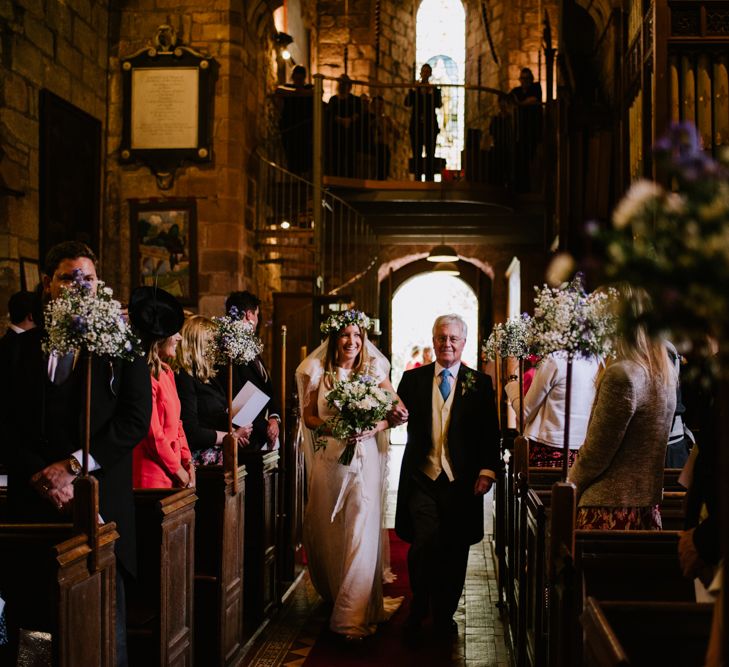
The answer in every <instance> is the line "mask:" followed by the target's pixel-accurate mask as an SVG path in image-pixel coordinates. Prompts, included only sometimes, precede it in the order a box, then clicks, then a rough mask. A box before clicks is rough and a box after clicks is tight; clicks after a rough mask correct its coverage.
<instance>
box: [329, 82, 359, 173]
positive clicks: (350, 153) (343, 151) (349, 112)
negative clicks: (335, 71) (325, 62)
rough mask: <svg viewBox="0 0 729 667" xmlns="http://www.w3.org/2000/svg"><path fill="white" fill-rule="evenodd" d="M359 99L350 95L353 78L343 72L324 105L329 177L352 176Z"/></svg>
mask: <svg viewBox="0 0 729 667" xmlns="http://www.w3.org/2000/svg"><path fill="white" fill-rule="evenodd" d="M361 120H362V101H361V100H360V98H359V97H358V96H357V95H353V94H352V79H350V78H349V77H348V76H347V75H346V74H342V76H340V77H339V79H338V80H337V92H336V94H335V95H332V97H331V98H330V99H329V104H328V105H327V123H328V131H329V164H330V166H331V174H332V176H346V177H352V176H354V165H355V158H356V155H355V152H356V150H357V147H358V146H357V140H358V138H359V126H360V122H361Z"/></svg>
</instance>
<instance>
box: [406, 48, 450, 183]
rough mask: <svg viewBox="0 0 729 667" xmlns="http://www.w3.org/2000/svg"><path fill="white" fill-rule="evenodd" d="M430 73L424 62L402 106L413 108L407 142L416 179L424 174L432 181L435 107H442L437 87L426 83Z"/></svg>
mask: <svg viewBox="0 0 729 667" xmlns="http://www.w3.org/2000/svg"><path fill="white" fill-rule="evenodd" d="M432 75H433V68H432V67H431V66H430V65H428V63H425V64H424V65H423V66H422V67H421V68H420V81H418V82H417V84H416V87H415V88H411V89H410V90H409V91H408V94H407V97H406V98H405V106H406V107H412V109H413V111H412V115H411V116H410V145H411V146H412V149H413V173H414V174H415V180H416V181H419V180H420V177H421V175H422V174H423V173H425V180H426V181H432V180H434V174H435V141H436V139H437V138H438V133H439V132H440V127H439V126H438V117H437V116H436V114H435V110H436V109H440V108H441V107H442V106H443V100H442V97H441V93H440V88H437V87H435V86H433V85H432V84H430V83H429V81H430V77H431V76H432ZM423 148H424V149H425V163H423Z"/></svg>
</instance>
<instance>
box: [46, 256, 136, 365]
mask: <svg viewBox="0 0 729 667" xmlns="http://www.w3.org/2000/svg"><path fill="white" fill-rule="evenodd" d="M112 295H113V292H112V290H111V288H110V287H105V286H104V283H102V282H99V283H98V284H97V289H96V292H94V291H93V288H92V285H91V284H90V283H88V282H86V281H84V280H83V276H82V272H81V271H80V270H76V271H74V280H73V282H72V283H71V284H70V285H68V286H67V287H64V288H63V290H62V291H61V294H60V296H59V297H58V298H56V299H53V300H52V301H51V302H50V303H48V305H47V306H46V307H45V327H46V337H45V339H44V341H43V350H44V351H45V352H46V353H47V354H50V353H53V354H56V355H57V356H65V355H66V354H68V353H69V352H72V351H74V350H84V351H86V352H88V353H89V354H95V355H97V356H103V357H118V358H122V359H133V358H134V357H135V356H137V355H138V354H139V340H138V339H137V337H136V336H135V335H134V333H133V332H132V329H131V327H130V326H129V324H128V323H127V321H126V319H125V317H124V314H123V312H122V307H121V304H120V303H119V302H118V301H117V300H116V299H114V298H112Z"/></svg>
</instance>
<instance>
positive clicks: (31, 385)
mask: <svg viewBox="0 0 729 667" xmlns="http://www.w3.org/2000/svg"><path fill="white" fill-rule="evenodd" d="M77 270H80V271H81V272H82V275H83V279H84V280H85V281H87V282H89V283H91V284H92V285H93V286H94V289H95V286H96V283H97V280H98V278H97V274H96V258H95V256H94V253H93V252H92V251H91V249H90V248H88V247H87V246H86V245H84V244H83V243H78V242H75V241H69V242H65V243H61V244H58V245H56V246H54V247H53V248H51V249H50V250H49V251H48V255H47V256H46V260H45V264H44V275H43V289H44V299H45V300H46V301H49V300H52V299H56V298H58V297H59V295H60V294H61V291H62V288H63V287H64V286H65V285H67V284H69V283H70V282H71V281H72V280H73V279H74V271H77ZM43 334H44V329H43V327H38V328H36V329H32V330H31V331H29V332H27V333H25V334H23V335H22V336H19V337H18V338H19V340H18V343H17V352H18V354H17V355H13V361H12V362H11V367H10V369H9V370H10V376H9V377H11V378H12V379H13V383H14V388H13V391H12V392H10V393H9V396H8V399H7V400H8V401H9V406H8V407H9V409H8V414H9V422H8V423H7V425H6V432H5V437H4V438H3V440H4V455H5V460H6V461H7V464H8V509H9V511H10V512H11V513H12V515H13V516H14V517H15V518H16V519H20V520H26V521H40V522H67V521H69V511H70V509H71V506H72V503H73V495H74V494H73V489H74V487H73V483H74V481H75V479H76V477H77V476H78V474H79V473H80V471H81V466H80V461H81V458H82V451H81V446H82V440H81V437H82V434H81V423H82V418H81V417H82V410H83V407H82V406H83V398H84V377H83V376H84V374H83V372H82V364H77V363H76V362H77V357H78V355H74V353H71V354H70V355H68V356H67V357H56V356H55V355H50V356H48V355H46V354H45V353H44V352H43V350H42V347H41V343H42V339H43ZM91 382H92V387H91V392H92V394H91V395H92V399H91V450H90V454H91V455H90V457H89V469H90V471H92V472H93V474H94V475H95V476H96V477H97V479H98V481H99V512H100V514H101V518H102V519H103V520H104V521H106V522H109V521H115V522H116V525H117V530H118V532H119V539H118V541H117V543H116V555H117V565H118V568H117V571H118V573H119V572H121V574H122V575H126V574H131V575H133V574H134V573H135V570H136V546H135V527H134V497H133V493H132V450H133V449H134V447H135V446H136V445H137V443H138V442H139V441H140V440H141V439H142V438H143V437H144V436H145V435H146V434H147V432H148V430H149V424H150V419H151V415H152V389H151V382H150V374H149V369H148V368H147V364H146V362H145V359H144V358H143V357H138V358H136V359H135V360H134V361H121V360H118V359H114V360H112V359H108V358H107V359H104V358H100V357H94V358H93V365H92V376H91ZM117 586H118V590H117V657H118V658H119V662H118V664H124V663H125V645H124V638H125V629H124V624H125V615H124V587H123V585H122V581H121V580H120V578H119V576H117ZM20 594H21V595H22V592H20ZM8 603H9V604H8V606H9V608H10V606H11V604H12V600H10V598H9V599H8Z"/></svg>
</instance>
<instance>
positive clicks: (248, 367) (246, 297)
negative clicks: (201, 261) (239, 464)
mask: <svg viewBox="0 0 729 667" xmlns="http://www.w3.org/2000/svg"><path fill="white" fill-rule="evenodd" d="M233 308H235V311H233V312H237V313H238V317H240V318H241V319H244V320H246V321H247V322H250V323H251V325H252V326H253V329H254V330H257V329H258V320H259V317H260V314H261V300H260V299H259V298H258V297H257V296H256V295H255V294H252V293H251V292H248V291H244V292H232V293H231V294H230V296H229V297H228V298H227V299H226V301H225V311H226V312H227V313H229V314H230V313H231V311H232V309H233ZM218 377H219V378H225V377H226V374H225V373H223V372H220V373H218ZM246 382H252V383H253V384H254V385H255V386H256V387H258V388H259V389H260V390H261V391H262V392H263V393H264V394H266V395H267V396H269V397H270V400H269V401H268V403H267V404H266V405H265V407H264V408H263V410H261V412H260V413H259V414H258V416H257V417H256V418H255V419H254V420H253V432H252V433H251V437H250V441H249V445H248V446H249V447H250V448H252V449H254V450H259V449H263V448H269V449H271V448H273V447H274V446H275V444H276V441H277V440H278V435H279V424H280V423H281V416H280V415H281V411H280V409H279V407H278V401H277V399H276V394H275V392H274V390H273V383H272V382H271V375H270V373H269V372H268V370H267V369H266V366H265V365H264V363H263V360H262V359H261V357H260V355H259V356H258V357H256V358H255V359H254V360H253V361H252V362H250V363H248V364H240V365H237V366H235V367H234V369H233V396H235V395H236V394H237V393H238V392H239V391H240V390H241V389H242V388H243V385H245V383H246ZM239 426H245V424H239Z"/></svg>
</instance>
